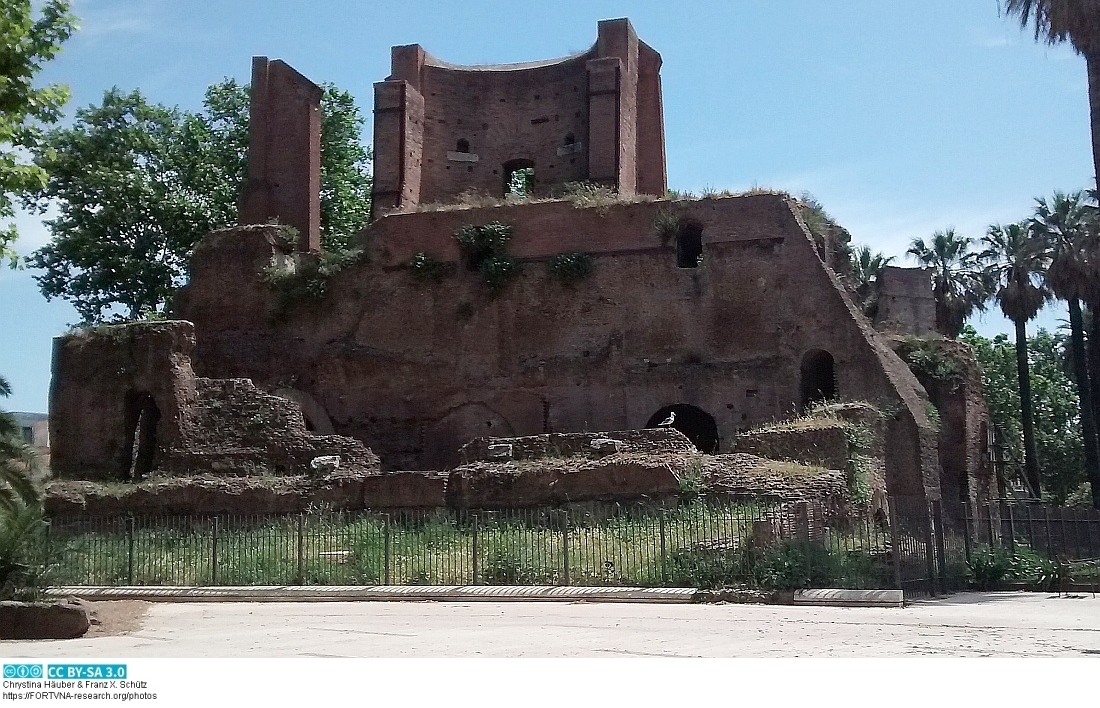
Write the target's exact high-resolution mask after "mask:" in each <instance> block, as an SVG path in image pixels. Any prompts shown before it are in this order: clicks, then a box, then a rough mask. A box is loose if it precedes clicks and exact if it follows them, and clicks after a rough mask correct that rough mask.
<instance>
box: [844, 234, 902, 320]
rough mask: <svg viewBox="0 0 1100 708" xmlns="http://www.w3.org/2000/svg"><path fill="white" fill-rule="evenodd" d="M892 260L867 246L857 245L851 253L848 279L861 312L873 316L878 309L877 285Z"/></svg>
mask: <svg viewBox="0 0 1100 708" xmlns="http://www.w3.org/2000/svg"><path fill="white" fill-rule="evenodd" d="M893 260H894V257H893V256H889V257H887V256H884V255H882V254H881V253H878V252H875V251H872V250H871V249H870V248H869V247H868V246H857V247H856V249H855V250H853V251H852V254H851V262H850V264H849V267H848V280H849V281H850V282H851V283H852V287H853V288H854V289H855V292H856V295H857V296H858V298H859V305H860V308H861V309H862V310H863V314H865V315H867V316H868V317H874V316H875V313H876V311H877V310H878V285H879V281H880V280H881V278H882V273H883V271H885V270H886V266H888V265H890V263H891V262H892V261H893Z"/></svg>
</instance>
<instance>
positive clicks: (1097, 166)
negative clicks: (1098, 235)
mask: <svg viewBox="0 0 1100 708" xmlns="http://www.w3.org/2000/svg"><path fill="white" fill-rule="evenodd" d="M1085 66H1086V67H1088V74H1089V116H1090V117H1091V119H1092V167H1093V171H1094V172H1095V175H1094V177H1095V179H1096V182H1095V183H1094V184H1093V186H1094V187H1095V188H1096V189H1098V190H1100V52H1089V53H1086V54H1085ZM1094 494H1095V492H1094ZM1094 498H1095V496H1094Z"/></svg>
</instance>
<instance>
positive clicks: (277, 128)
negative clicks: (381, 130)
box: [238, 57, 322, 251]
mask: <svg viewBox="0 0 1100 708" xmlns="http://www.w3.org/2000/svg"><path fill="white" fill-rule="evenodd" d="M321 93H322V92H321V88H320V87H319V86H317V85H316V84H314V83H313V82H312V81H310V80H309V79H307V78H306V77H304V76H302V75H301V74H299V73H298V72H297V71H295V70H294V69H293V68H291V67H290V66H289V65H288V64H286V63H285V62H283V61H280V60H278V59H276V60H275V61H268V59H267V57H253V58H252V101H251V105H250V107H249V135H248V179H247V180H246V182H245V185H244V189H243V190H242V193H241V203H240V209H239V215H238V222H239V223H240V224H241V225H245V224H265V223H269V222H271V221H274V220H278V222H279V223H280V224H287V225H289V226H293V227H294V228H296V229H297V230H298V247H299V249H301V250H303V251H316V250H319V249H320V247H321Z"/></svg>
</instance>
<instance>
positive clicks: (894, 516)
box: [886, 500, 905, 598]
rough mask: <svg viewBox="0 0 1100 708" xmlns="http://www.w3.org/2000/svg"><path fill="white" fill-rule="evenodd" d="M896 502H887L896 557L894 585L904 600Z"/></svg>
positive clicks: (892, 549) (892, 546)
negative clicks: (895, 509)
mask: <svg viewBox="0 0 1100 708" xmlns="http://www.w3.org/2000/svg"><path fill="white" fill-rule="evenodd" d="M893 501H894V500H887V502H886V503H887V505H888V509H889V511H890V551H891V552H892V553H893V555H894V585H896V586H897V588H898V590H901V591H902V597H903V598H904V596H905V595H904V590H905V588H903V587H902V585H901V544H900V543H899V542H898V541H899V540H900V539H899V537H898V515H897V512H896V511H894V503H893Z"/></svg>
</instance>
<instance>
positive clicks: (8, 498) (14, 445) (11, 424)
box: [0, 376, 41, 523]
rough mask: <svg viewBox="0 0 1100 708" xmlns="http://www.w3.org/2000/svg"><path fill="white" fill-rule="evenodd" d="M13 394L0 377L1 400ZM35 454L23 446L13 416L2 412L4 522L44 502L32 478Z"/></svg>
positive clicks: (0, 498)
mask: <svg viewBox="0 0 1100 708" xmlns="http://www.w3.org/2000/svg"><path fill="white" fill-rule="evenodd" d="M10 395H11V387H10V386H9V385H8V382H7V380H6V379H5V378H4V377H3V376H0V397H7V396H10ZM32 462H33V453H32V452H31V450H30V447H29V446H27V445H26V444H24V443H23V439H22V436H21V435H20V430H19V425H18V423H17V422H16V420H15V418H13V417H12V416H11V415H10V414H9V413H6V412H4V411H3V410H0V523H3V522H4V521H6V520H8V519H10V518H12V517H13V516H15V515H16V514H17V513H18V512H19V511H20V510H22V509H24V508H26V507H33V506H37V505H38V504H39V502H40V500H41V497H40V495H39V493H38V489H37V487H36V486H35V484H34V481H33V480H32V479H31V469H32Z"/></svg>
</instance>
